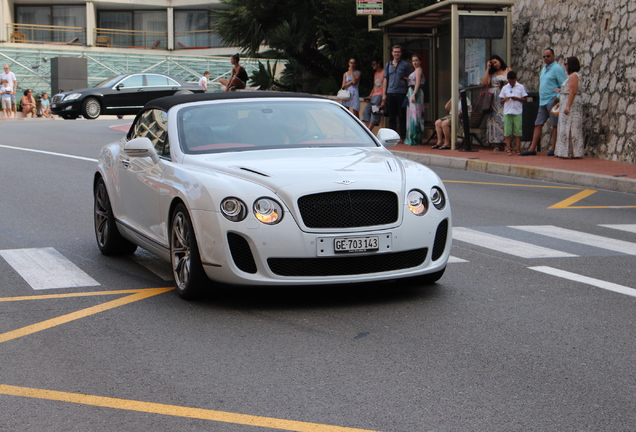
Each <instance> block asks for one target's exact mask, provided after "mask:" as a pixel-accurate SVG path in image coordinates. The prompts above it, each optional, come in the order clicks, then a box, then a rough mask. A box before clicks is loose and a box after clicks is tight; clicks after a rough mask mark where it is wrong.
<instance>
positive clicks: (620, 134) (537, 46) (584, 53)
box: [511, 0, 636, 163]
mask: <svg viewBox="0 0 636 432" xmlns="http://www.w3.org/2000/svg"><path fill="white" fill-rule="evenodd" d="M512 47H513V51H512V63H513V64H512V65H511V66H512V67H513V68H514V69H515V70H516V71H517V73H518V74H519V81H520V82H521V83H522V84H524V85H525V86H526V88H527V89H528V90H529V91H538V89H539V73H540V68H541V66H542V64H543V61H542V57H541V55H542V52H543V50H544V49H545V48H548V47H551V48H552V49H554V51H555V53H556V56H557V61H558V62H559V64H561V65H563V62H564V60H565V58H567V57H569V56H576V57H578V59H579V61H580V63H581V71H580V72H579V73H580V75H581V82H580V85H579V97H581V100H582V102H583V103H584V112H585V119H584V126H583V127H584V133H585V147H586V155H587V156H593V157H598V158H601V159H609V160H614V161H622V162H630V163H636V0H593V1H590V0H517V1H516V2H515V6H514V8H513V44H512ZM547 132H548V126H547V125H546V127H545V129H544V136H543V141H542V147H543V148H544V149H545V148H547V144H548V136H547Z"/></svg>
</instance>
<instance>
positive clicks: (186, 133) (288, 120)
mask: <svg viewBox="0 0 636 432" xmlns="http://www.w3.org/2000/svg"><path fill="white" fill-rule="evenodd" d="M177 122H178V127H179V141H180V143H181V148H182V150H183V151H184V152H185V153H189V154H197V153H217V152H227V151H241V150H261V149H276V148H290V147H295V148H303V147H375V146H377V144H376V142H375V141H374V140H373V138H372V136H371V134H370V132H369V130H368V129H367V128H365V127H364V126H362V125H361V124H360V123H358V122H357V121H356V120H355V119H354V118H352V117H351V115H350V114H349V113H348V112H347V111H345V109H344V108H343V107H341V106H339V105H336V104H333V103H329V102H326V101H320V100H316V101H299V100H286V101H281V100H280V99H279V100H275V101H265V100H262V99H261V100H251V101H245V100H239V101H235V102H231V103H205V104H197V105H193V106H189V107H186V108H182V109H181V110H179V113H178V117H177Z"/></svg>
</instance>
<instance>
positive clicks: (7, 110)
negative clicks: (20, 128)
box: [0, 80, 13, 118]
mask: <svg viewBox="0 0 636 432" xmlns="http://www.w3.org/2000/svg"><path fill="white" fill-rule="evenodd" d="M1 84H2V86H1V87H0V93H1V94H2V113H3V114H4V117H5V118H11V117H13V111H12V110H11V92H12V91H13V86H12V85H11V84H9V81H8V80H2V83H1Z"/></svg>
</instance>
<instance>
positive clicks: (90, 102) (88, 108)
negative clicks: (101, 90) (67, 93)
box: [82, 97, 102, 120]
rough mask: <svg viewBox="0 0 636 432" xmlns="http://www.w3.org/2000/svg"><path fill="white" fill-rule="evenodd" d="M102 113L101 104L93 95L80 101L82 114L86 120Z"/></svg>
mask: <svg viewBox="0 0 636 432" xmlns="http://www.w3.org/2000/svg"><path fill="white" fill-rule="evenodd" d="M101 113H102V104H100V103H99V101H98V100H97V99H95V98H93V97H89V98H86V99H84V101H83V102H82V116H84V118H85V119H88V120H95V119H96V118H97V117H99V115H100V114H101Z"/></svg>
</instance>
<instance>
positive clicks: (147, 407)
mask: <svg viewBox="0 0 636 432" xmlns="http://www.w3.org/2000/svg"><path fill="white" fill-rule="evenodd" d="M0 394H5V395H10V396H21V397H30V398H36V399H47V400H53V401H60V402H70V403H76V404H83V405H91V406H97V407H104V408H114V409H120V410H128V411H138V412H144V413H151V414H163V415H169V416H175V417H187V418H193V419H200V420H213V421H218V422H223V423H234V424H240V425H247V426H256V427H266V428H270V429H279V430H286V431H295V432H378V431H372V430H368V429H357V428H350V427H341V426H331V425H323V424H318V423H308V422H302V421H294V420H285V419H276V418H272V417H261V416H253V415H247V414H235V413H231V412H225V411H215V410H209V409H202V408H189V407H184V406H177V405H165V404H159V403H152V402H141V401H135V400H129V399H117V398H110V397H103V396H91V395H84V394H77V393H67V392H60V391H53V390H42V389H35V388H29V387H17V386H11V385H4V384H0Z"/></svg>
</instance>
